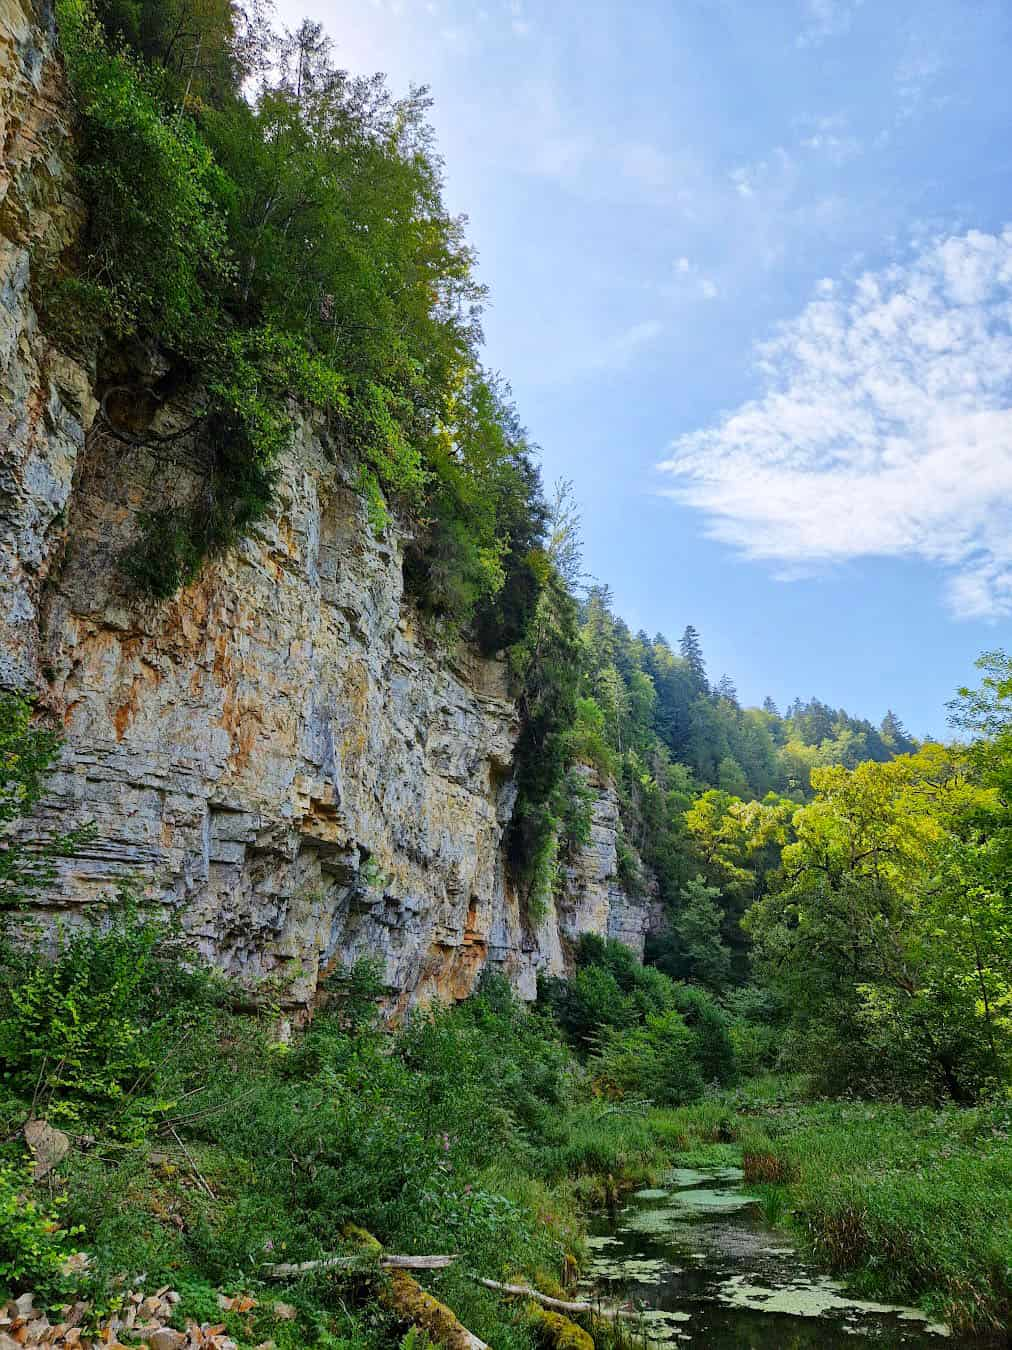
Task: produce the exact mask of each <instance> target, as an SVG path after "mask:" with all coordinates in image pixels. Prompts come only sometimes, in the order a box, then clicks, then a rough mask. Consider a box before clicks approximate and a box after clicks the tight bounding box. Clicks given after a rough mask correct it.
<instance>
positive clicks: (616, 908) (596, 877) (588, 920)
mask: <svg viewBox="0 0 1012 1350" xmlns="http://www.w3.org/2000/svg"><path fill="white" fill-rule="evenodd" d="M581 772H582V773H583V776H584V779H585V781H586V782H587V784H588V786H589V787H590V788H591V789H592V790H593V792H594V803H593V807H592V811H593V814H592V817H591V825H590V839H589V841H588V842H587V844H586V845H585V847H584V848H582V849H581V850H580V853H579V856H578V857H577V858H576V859H575V860H574V861H573V863H572V864H570V865H569V866H568V867H567V868H566V869H565V872H566V876H565V887H564V890H563V894H562V896H561V898H560V899H559V901H558V903H557V906H556V908H557V912H558V926H559V931H560V933H561V934H562V936H563V937H564V938H568V939H570V940H573V939H576V938H578V937H579V936H580V934H581V933H597V934H599V935H600V936H601V937H609V938H615V939H617V940H618V941H619V942H624V943H625V945H626V946H627V947H631V948H632V950H633V951H634V952H635V953H636V955H637V956H638V957H640V959H641V960H642V957H643V947H644V943H645V941H646V935H647V933H648V932H649V931H650V928H651V925H652V923H653V922H654V921H655V918H656V916H655V915H654V914H653V906H652V905H651V903H650V900H649V899H647V898H644V897H640V896H631V895H629V894H628V892H627V891H626V890H625V888H624V887H623V886H622V885H621V884H620V882H619V878H618V833H619V814H618V798H617V797H616V795H615V789H614V788H613V787H612V786H611V784H610V783H605V782H602V780H601V779H600V777H599V776H598V775H597V773H595V771H594V770H593V769H589V768H588V769H583V770H582V771H581Z"/></svg>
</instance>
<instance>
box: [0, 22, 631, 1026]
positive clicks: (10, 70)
mask: <svg viewBox="0 0 1012 1350" xmlns="http://www.w3.org/2000/svg"><path fill="white" fill-rule="evenodd" d="M0 63H2V65H0V144H2V145H3V147H4V155H5V162H4V164H3V165H2V166H0V438H2V443H3V461H2V477H0V526H2V530H3V538H2V541H0V683H2V684H3V685H6V686H8V687H20V688H30V689H33V690H34V691H35V692H36V693H37V694H38V695H39V697H40V699H41V701H42V703H43V705H44V706H45V707H46V708H48V710H49V711H50V713H51V714H53V715H54V716H56V717H58V718H59V719H60V720H61V721H62V724H63V726H64V729H65V734H66V741H65V746H64V752H63V756H62V760H61V763H60V766H59V770H58V772H57V774H56V775H55V777H54V781H53V790H52V793H51V795H50V797H49V799H48V801H47V803H46V805H45V809H44V811H43V815H44V817H45V818H46V819H47V820H49V821H52V822H58V823H59V825H60V827H61V828H65V827H66V826H67V825H68V824H69V823H71V822H77V821H81V820H87V819H90V820H93V821H94V822H95V826H96V833H95V838H94V841H93V843H92V844H90V845H88V846H87V847H86V848H84V849H82V850H81V852H80V853H79V854H78V855H77V856H75V857H73V858H71V859H68V860H67V861H66V863H65V865H64V867H63V869H62V873H61V877H60V881H59V885H58V886H57V887H56V888H54V891H53V893H52V894H51V895H49V896H47V897H46V898H45V901H44V904H43V906H42V913H43V914H44V915H45V916H46V917H48V918H52V917H53V916H55V915H57V914H59V913H60V912H62V911H66V910H68V909H75V908H79V907H80V906H82V905H84V904H87V903H88V902H89V901H91V900H94V899H96V898H97V897H99V896H100V895H102V894H104V893H106V892H107V891H108V890H109V889H110V888H111V887H114V886H115V885H116V883H117V882H118V881H121V880H122V879H124V878H133V879H136V880H137V881H138V882H139V883H140V884H141V885H143V886H144V887H145V888H146V889H147V891H148V892H149V893H150V894H152V895H153V896H155V897H158V898H160V899H161V900H162V901H163V902H164V903H166V904H167V905H171V906H173V907H175V908H177V909H178V910H179V912H180V913H181V916H182V919H183V922H184V925H185V927H186V929H187V930H188V931H189V933H190V934H191V935H192V936H193V938H194V940H195V941H196V942H197V944H198V945H199V946H200V947H201V949H202V950H203V951H204V953H205V954H206V955H207V956H209V957H210V958H212V959H213V960H215V961H216V962H218V963H219V964H220V965H221V966H222V967H224V968H225V969H226V970H228V971H229V972H230V973H232V974H234V975H237V976H239V977H240V978H241V979H242V980H243V981H244V982H245V983H246V984H247V985H248V986H249V987H250V988H251V990H253V991H257V990H261V991H262V990H264V989H265V988H269V989H271V990H272V991H273V992H274V994H275V995H276V996H277V997H279V998H280V999H281V1000H282V1001H283V1002H285V1003H287V1004H288V1005H290V1006H292V1007H295V1008H298V1007H306V1006H309V1005H310V1004H311V1003H312V1000H313V998H314V996H315V993H316V989H317V984H318V981H319V979H320V978H321V975H322V974H324V973H325V972H326V971H327V969H328V968H329V967H331V966H333V965H336V964H338V963H346V962H348V961H350V960H353V959H355V958H356V957H357V956H360V955H365V954H371V955H374V956H378V957H380V958H381V959H382V961H383V963H384V966H385V978H386V981H387V983H388V985H389V987H390V989H391V991H392V993H393V995H394V996H395V998H396V999H399V1000H400V1001H401V1002H408V1001H415V1000H424V999H427V998H430V997H432V996H433V995H439V996H442V997H451V998H453V997H463V996H464V995H466V994H467V993H468V992H469V991H470V990H471V988H472V987H473V985H474V982H475V980H476V978H477V976H478V974H479V972H480V971H481V970H482V969H483V968H485V967H486V966H487V965H488V966H492V967H494V968H498V969H501V970H503V971H504V972H505V973H506V974H507V975H508V976H509V977H510V979H511V980H512V982H513V983H514V984H515V985H516V987H517V988H518V989H520V990H521V991H522V992H523V993H524V995H525V996H528V997H530V996H532V995H533V993H534V989H535V982H536V975H537V972H538V971H539V970H541V969H544V970H548V971H559V970H561V969H562V968H563V967H564V963H565V960H566V950H567V940H568V939H570V938H572V937H574V936H576V935H578V934H579V933H580V932H582V931H594V932H598V933H602V934H611V935H613V936H617V937H620V938H621V939H622V940H623V941H627V942H629V943H630V945H631V946H633V947H635V948H638V949H639V950H642V939H643V932H644V930H645V927H646V910H645V908H644V906H643V905H642V903H639V902H634V901H631V900H630V899H629V898H628V897H627V896H625V895H624V893H623V892H622V891H621V890H620V889H619V888H618V886H617V883H616V881H615V876H614V873H615V832H616V828H617V806H616V802H615V798H614V795H613V793H612V792H611V791H610V789H609V788H608V787H607V786H606V785H603V784H597V785H596V790H597V798H596V807H595V816H594V827H593V838H592V840H591V843H590V845H589V846H588V848H587V849H586V850H585V853H584V855H583V856H582V857H581V858H580V859H578V860H577V862H576V864H575V865H574V866H573V867H572V868H571V869H570V874H569V878H568V884H567V888H566V894H565V896H564V897H563V899H562V901H560V904H559V912H558V916H557V917H556V916H555V915H551V916H550V917H549V919H548V920H546V921H545V923H544V924H543V925H542V927H541V930H540V931H539V932H537V933H530V932H528V931H527V930H526V928H525V925H524V922H523V918H522V910H521V906H520V903H519V901H518V898H517V896H516V894H515V893H514V890H513V888H512V887H511V886H510V884H509V882H508V879H507V874H506V868H505V865H504V860H503V850H502V843H503V837H504V832H505V829H506V827H507V825H508V823H509V820H510V815H511V811H512V808H513V802H514V797H515V789H514V787H513V783H512V774H511V762H512V754H513V748H514V744H515V740H516V736H517V731H518V727H517V723H516V712H515V707H514V704H513V702H512V700H511V698H510V691H509V688H508V684H507V676H506V671H505V668H504V666H503V665H502V664H501V663H499V662H496V661H493V660H488V659H483V658H481V657H480V656H478V655H477V654H476V653H475V652H474V651H471V650H469V649H467V648H463V647H461V648H459V649H457V650H455V651H452V652H451V651H448V650H446V649H445V648H444V647H443V646H440V645H438V644H437V643H435V642H434V641H432V640H431V639H430V638H427V637H426V635H425V633H424V632H423V630H422V628H421V626H420V625H419V623H418V622H417V620H416V618H415V616H414V614H413V612H412V610H411V607H410V605H409V604H407V603H406V602H405V597H404V594H403V578H402V566H401V563H402V555H401V549H402V537H401V533H400V532H399V530H398V529H397V528H396V527H392V528H391V529H390V530H389V531H387V532H386V533H385V534H384V535H382V536H377V535H376V534H375V533H374V532H373V531H372V530H371V529H370V527H369V524H368V521H367V519H366V515H365V511H364V509H363V504H362V502H361V500H360V498H359V496H358V494H357V493H356V492H355V490H354V488H353V486H352V484H351V477H350V473H349V470H348V468H347V466H346V465H344V464H342V462H341V460H340V457H339V456H337V455H336V454H334V453H333V451H332V449H331V447H330V446H329V445H328V441H327V437H326V435H325V433H324V430H323V428H321V427H318V426H316V425H314V424H313V422H312V421H310V420H302V421H301V422H300V423H299V426H298V431H297V435H296V437H295V439H294V443H293V445H292V448H291V451H290V453H289V454H288V455H287V457H286V459H285V462H284V465H283V466H282V480H281V487H280V492H279V496H278V503H279V504H278V508H277V511H276V512H275V515H274V517H273V518H272V519H271V520H270V521H268V522H266V523H265V524H263V525H262V526H261V527H259V528H258V530H257V531H256V533H255V534H254V535H253V536H251V537H250V538H249V539H248V540H246V542H245V543H244V544H243V545H242V546H241V547H240V548H239V549H238V550H236V551H235V552H234V553H233V554H232V555H230V556H229V557H227V558H226V559H224V560H219V561H217V562H215V563H214V564H212V565H209V566H208V567H207V568H206V569H205V571H204V573H203V575H202V576H201V578H200V579H199V580H198V581H197V582H196V583H194V584H193V585H192V586H190V587H188V588H186V589H185V590H184V591H183V592H181V593H180V594H179V595H178V596H177V597H176V598H175V599H174V600H172V601H170V602H167V603H164V604H153V603H147V602H140V601H138V599H137V598H136V597H135V596H132V595H131V594H130V593H129V592H128V591H127V590H126V589H125V588H124V584H123V580H122V573H121V570H120V568H119V567H118V564H117V554H118V553H119V551H120V550H121V549H122V548H123V547H124V546H125V545H126V544H127V543H128V542H129V540H130V538H131V537H132V532H133V530H134V529H135V522H136V520H137V516H138V513H139V511H141V510H143V509H144V507H145V506H148V505H151V504H153V503H159V504H160V503H161V502H163V501H164V500H166V499H167V498H168V497H171V496H173V495H180V494H181V495H185V494H186V493H187V492H191V491H194V490H196V484H195V483H194V482H188V481H187V475H186V473H185V471H183V470H181V469H180V467H179V466H178V465H168V464H166V463H165V462H164V461H161V460H159V459H158V458H156V457H154V456H153V455H151V454H148V453H147V452H144V451H140V450H136V449H127V448H126V447H125V446H124V445H123V444H122V443H121V442H119V441H117V440H116V439H115V438H113V437H112V436H110V435H109V433H108V430H107V429H106V428H105V425H104V424H103V423H102V422H101V420H100V419H97V418H96V410H97V407H98V404H97V399H96V380H95V374H94V371H93V370H91V369H89V368H88V365H87V363H86V362H85V363H82V362H81V361H73V360H71V359H69V358H68V357H67V356H66V355H65V354H63V353H61V352H60V351H58V350H57V349H56V348H55V347H54V346H53V344H52V343H51V342H50V341H49V340H48V339H47V337H46V334H45V332H44V329H43V325H41V324H40V321H39V318H38V314H37V309H36V305H35V301H34V293H33V285H34V284H36V283H37V281H38V277H39V272H40V269H41V268H43V267H44V266H45V264H46V262H47V260H48V259H50V258H51V257H53V256H55V255H56V254H58V253H59V251H60V250H61V249H62V248H63V247H65V246H66V244H67V242H68V241H69V240H71V239H72V238H73V235H74V232H75V229H76V228H77V225H78V222H79V220H80V208H79V205H78V203H77V201H76V199H75V197H74V193H73V172H72V146H73V140H72V132H71V116H70V110H69V104H68V101H67V99H66V96H65V93H64V92H63V86H62V83H61V71H60V65H59V61H58V58H57V55H56V50H55V39H54V33H53V29H52V20H51V15H50V13H49V10H48V8H47V5H46V4H45V3H43V0H38V2H37V4H36V5H35V6H33V5H32V4H31V0H0Z"/></svg>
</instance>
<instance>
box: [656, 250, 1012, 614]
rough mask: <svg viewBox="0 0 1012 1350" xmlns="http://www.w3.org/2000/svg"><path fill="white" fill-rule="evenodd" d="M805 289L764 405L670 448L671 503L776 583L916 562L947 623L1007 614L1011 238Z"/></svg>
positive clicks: (766, 350)
mask: <svg viewBox="0 0 1012 1350" xmlns="http://www.w3.org/2000/svg"><path fill="white" fill-rule="evenodd" d="M816 295H817V298H816V299H814V300H812V301H811V303H810V304H809V305H808V306H807V307H806V308H805V309H804V311H803V312H802V313H801V314H800V315H799V316H798V317H797V318H796V319H794V320H792V321H791V322H789V323H787V324H785V325H784V326H783V327H782V328H781V329H780V331H779V333H778V334H777V336H776V337H775V338H774V340H773V341H771V342H769V343H767V344H764V345H763V346H761V347H760V348H759V350H758V355H759V369H760V372H761V376H762V379H763V383H764V386H765V387H764V391H763V392H762V394H761V395H760V396H759V397H758V398H756V399H755V400H753V401H751V402H749V403H746V404H744V405H743V406H742V407H740V408H738V409H736V410H735V411H733V412H731V413H728V414H726V415H725V416H724V417H723V418H722V419H721V420H720V421H719V422H717V423H716V424H715V425H713V426H711V427H709V428H706V429H703V430H701V431H697V432H694V433H692V434H690V435H686V436H682V437H680V438H679V439H678V440H677V441H676V442H675V443H674V444H673V446H672V447H671V455H670V457H669V458H668V459H667V460H665V461H664V463H663V464H662V465H661V466H660V467H661V468H662V469H663V470H664V472H665V473H667V474H669V475H671V476H672V478H673V479H674V485H673V486H672V487H670V488H669V489H666V492H667V494H668V495H670V496H673V497H675V498H677V499H679V500H681V501H684V502H687V503H689V504H690V505H692V506H694V507H696V508H698V509H699V510H701V511H703V512H705V513H706V515H707V517H708V519H709V523H710V526H709V527H710V532H711V533H712V535H713V536H714V537H715V538H717V539H720V540H723V541H725V542H727V543H729V544H731V545H733V546H734V547H736V548H738V549H740V550H741V551H742V552H743V553H744V554H746V555H747V556H749V557H752V558H761V559H770V560H775V561H777V562H778V563H780V564H781V565H782V566H783V567H785V568H786V569H787V570H788V572H790V571H791V570H793V571H794V572H795V573H796V572H797V570H798V569H800V568H804V567H805V566H811V565H812V564H816V563H820V562H822V563H825V562H834V561H843V560H846V559H852V558H859V557H871V556H886V557H894V558H920V559H923V560H928V561H931V562H934V563H936V564H939V565H941V566H942V567H943V568H945V569H947V571H948V585H947V598H948V601H949V604H950V606H951V608H952V610H953V612H954V613H955V614H956V615H957V616H959V617H965V618H980V617H992V618H994V617H999V616H1007V615H1010V614H1012V227H1010V228H1007V229H1006V230H1005V231H1004V232H1003V233H1001V234H993V235H992V234H984V233H981V232H978V231H970V232H969V233H967V234H964V235H958V236H952V237H948V238H943V239H938V240H935V241H934V242H933V243H932V244H930V245H929V246H928V247H926V248H925V249H923V250H922V251H921V253H920V254H919V255H918V256H917V257H915V258H913V259H912V260H911V261H909V262H907V263H905V264H903V265H897V266H894V267H891V268H887V269H885V270H882V271H880V272H869V273H866V274H865V275H863V276H862V277H860V278H859V279H858V280H857V281H856V282H855V283H854V284H853V285H843V284H841V283H835V284H834V283H830V282H824V283H821V284H820V286H819V287H818V288H817V290H816Z"/></svg>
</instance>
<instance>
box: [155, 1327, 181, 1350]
mask: <svg viewBox="0 0 1012 1350" xmlns="http://www.w3.org/2000/svg"><path fill="white" fill-rule="evenodd" d="M185 1344H186V1335H185V1333H184V1332H182V1331H175V1330H173V1328H172V1327H161V1328H160V1329H159V1330H158V1331H152V1332H151V1334H150V1335H149V1336H148V1345H149V1346H150V1347H151V1350H180V1346H183V1345H185Z"/></svg>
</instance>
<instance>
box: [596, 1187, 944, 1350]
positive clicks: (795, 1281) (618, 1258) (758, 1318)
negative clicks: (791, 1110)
mask: <svg viewBox="0 0 1012 1350" xmlns="http://www.w3.org/2000/svg"><path fill="white" fill-rule="evenodd" d="M590 1241H591V1245H592V1247H593V1256H594V1260H593V1264H592V1268H591V1273H590V1277H589V1282H588V1286H587V1288H586V1289H585V1292H586V1293H589V1294H591V1295H592V1296H593V1297H596V1298H599V1299H600V1300H601V1302H602V1303H615V1302H619V1303H622V1304H631V1305H632V1306H633V1307H635V1308H638V1309H641V1310H642V1311H641V1318H642V1330H643V1332H644V1334H645V1336H646V1337H648V1338H649V1340H650V1341H652V1342H661V1343H668V1344H670V1345H673V1346H680V1345H683V1344H685V1345H688V1346H690V1347H691V1346H692V1345H696V1346H699V1347H707V1350H731V1347H734V1350H815V1347H818V1348H819V1350H836V1348H837V1347H841V1346H846V1347H848V1350H853V1347H854V1342H855V1338H856V1337H857V1338H862V1337H863V1338H865V1339H866V1340H869V1341H871V1342H872V1343H873V1344H874V1345H876V1346H878V1347H883V1348H885V1347H888V1350H893V1348H894V1347H895V1350H900V1347H902V1348H903V1350H915V1348H916V1350H945V1348H946V1347H949V1348H951V1347H954V1346H957V1345H959V1346H964V1345H968V1344H970V1343H969V1342H964V1341H961V1340H959V1339H958V1338H955V1337H951V1336H949V1335H948V1332H947V1329H946V1328H945V1327H942V1326H937V1325H934V1324H931V1323H930V1322H929V1321H928V1320H927V1319H926V1318H925V1317H924V1316H923V1314H922V1313H920V1312H919V1311H918V1310H917V1309H913V1308H898V1307H892V1306H890V1305H886V1304H882V1303H874V1302H871V1301H869V1300H861V1299H856V1298H851V1297H850V1296H849V1295H848V1294H847V1292H846V1290H845V1289H844V1287H843V1286H842V1285H841V1284H839V1283H837V1282H835V1281H833V1280H830V1279H829V1278H827V1277H826V1276H825V1275H823V1274H821V1273H820V1272H818V1271H817V1270H816V1269H815V1268H814V1267H813V1266H811V1265H810V1264H809V1263H807V1262H806V1261H804V1260H803V1259H802V1257H801V1256H800V1255H799V1254H798V1252H797V1251H796V1249H795V1248H794V1247H793V1246H792V1245H791V1243H790V1240H789V1238H786V1237H785V1236H784V1234H783V1233H782V1232H773V1231H771V1230H770V1229H769V1228H768V1227H767V1226H766V1225H765V1224H764V1222H763V1219H762V1213H761V1209H760V1206H759V1203H758V1197H757V1196H755V1195H752V1194H750V1193H749V1191H748V1190H747V1188H746V1186H745V1183H744V1178H743V1173H742V1172H741V1171H740V1170H739V1169H738V1168H734V1167H722V1168H710V1169H706V1170H695V1169H692V1168H687V1167H683V1168H675V1169H673V1170H672V1171H671V1172H670V1173H669V1174H668V1175H667V1176H666V1177H665V1178H664V1180H663V1181H662V1183H661V1184H660V1185H659V1186H658V1187H656V1188H652V1189H650V1190H642V1191H639V1192H637V1193H636V1194H635V1195H633V1196H631V1197H630V1198H629V1199H627V1200H626V1202H625V1204H624V1206H623V1207H622V1208H621V1209H620V1210H619V1211H618V1212H617V1213H615V1214H613V1215H611V1216H608V1217H607V1218H605V1217H602V1218H600V1219H599V1220H598V1221H597V1223H596V1224H595V1226H594V1229H593V1231H592V1235H591V1239H590Z"/></svg>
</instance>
